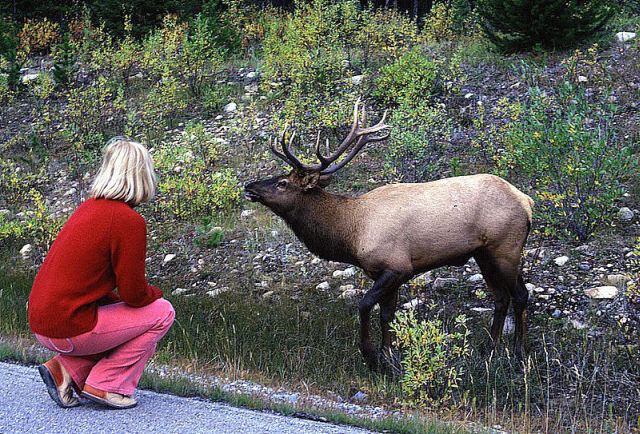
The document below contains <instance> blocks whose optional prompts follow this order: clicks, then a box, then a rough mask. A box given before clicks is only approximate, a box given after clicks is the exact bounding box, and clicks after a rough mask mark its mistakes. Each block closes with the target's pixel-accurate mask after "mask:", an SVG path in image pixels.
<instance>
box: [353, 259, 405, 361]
mask: <svg viewBox="0 0 640 434" xmlns="http://www.w3.org/2000/svg"><path fill="white" fill-rule="evenodd" d="M398 282H401V279H400V278H399V276H398V274H397V273H395V272H393V271H388V270H387V271H383V272H382V273H381V274H380V275H379V276H378V278H377V279H376V281H375V283H374V284H373V286H372V287H371V289H370V290H369V291H367V293H366V294H365V295H364V297H363V298H362V300H361V301H360V305H359V306H358V311H359V314H360V351H362V355H363V356H364V359H365V361H366V362H367V366H368V367H369V369H371V370H374V369H375V368H376V367H377V357H376V349H375V347H374V345H373V343H372V342H371V309H373V306H375V305H376V304H378V303H379V302H380V300H381V299H382V298H383V297H384V296H385V294H387V293H388V292H389V291H393V292H395V290H396V289H397V288H398V286H400V283H398Z"/></svg>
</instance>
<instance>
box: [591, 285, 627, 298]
mask: <svg viewBox="0 0 640 434" xmlns="http://www.w3.org/2000/svg"><path fill="white" fill-rule="evenodd" d="M618 292H619V289H618V288H616V287H615V286H609V285H607V286H597V287H595V288H589V289H585V290H584V293H585V294H586V295H588V296H589V297H591V298H593V299H610V298H615V297H616V296H617V295H618Z"/></svg>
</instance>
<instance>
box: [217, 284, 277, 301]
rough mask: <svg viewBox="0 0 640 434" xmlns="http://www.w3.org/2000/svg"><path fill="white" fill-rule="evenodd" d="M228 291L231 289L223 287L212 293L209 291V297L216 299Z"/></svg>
mask: <svg viewBox="0 0 640 434" xmlns="http://www.w3.org/2000/svg"><path fill="white" fill-rule="evenodd" d="M228 290H229V288H227V287H225V286H223V287H221V288H216V289H212V290H211V291H207V295H208V296H209V297H213V298H215V297H217V296H219V295H220V294H223V293H225V292H227V291H228ZM271 292H273V291H271ZM263 297H264V295H263Z"/></svg>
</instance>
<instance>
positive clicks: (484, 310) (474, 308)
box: [471, 307, 493, 313]
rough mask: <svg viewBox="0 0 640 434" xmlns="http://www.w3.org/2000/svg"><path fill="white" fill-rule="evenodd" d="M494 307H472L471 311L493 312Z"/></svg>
mask: <svg viewBox="0 0 640 434" xmlns="http://www.w3.org/2000/svg"><path fill="white" fill-rule="evenodd" d="M492 310H493V309H491V308H490V307H472V308H471V311H472V312H478V313H485V312H491V311H492Z"/></svg>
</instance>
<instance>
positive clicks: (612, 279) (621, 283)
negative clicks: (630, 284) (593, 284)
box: [607, 274, 628, 289]
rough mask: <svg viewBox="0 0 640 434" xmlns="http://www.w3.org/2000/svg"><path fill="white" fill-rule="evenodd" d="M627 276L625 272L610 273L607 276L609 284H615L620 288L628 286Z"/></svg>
mask: <svg viewBox="0 0 640 434" xmlns="http://www.w3.org/2000/svg"><path fill="white" fill-rule="evenodd" d="M627 280H628V279H627V276H625V275H624V274H609V275H608V276H607V285H610V286H615V287H616V288H618V289H624V288H625V286H627Z"/></svg>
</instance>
